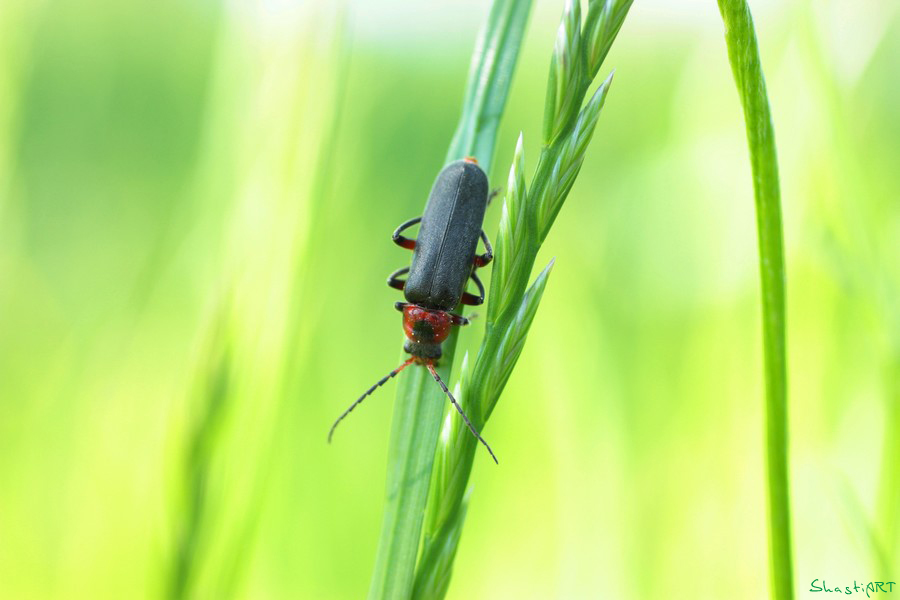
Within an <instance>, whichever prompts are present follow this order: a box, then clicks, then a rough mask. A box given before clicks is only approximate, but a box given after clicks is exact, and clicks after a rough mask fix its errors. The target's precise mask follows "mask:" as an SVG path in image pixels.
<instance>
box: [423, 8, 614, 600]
mask: <svg viewBox="0 0 900 600" xmlns="http://www.w3.org/2000/svg"><path fill="white" fill-rule="evenodd" d="M630 6H631V0H618V1H611V2H602V1H601V0H596V1H594V2H591V3H589V5H588V14H587V18H586V19H585V23H586V24H590V26H591V27H590V30H589V31H590V33H589V34H588V35H584V31H585V29H584V27H583V26H582V22H581V17H580V8H579V4H578V2H576V1H575V0H569V1H568V2H567V3H566V5H565V9H564V11H563V16H562V19H561V22H560V26H559V29H558V30H557V38H556V45H555V48H554V53H553V58H552V59H551V67H550V76H549V78H548V84H547V90H548V91H547V104H546V107H545V112H544V116H545V118H544V129H543V134H544V146H543V148H542V150H541V154H540V157H539V158H538V165H537V168H536V169H535V174H534V177H533V178H532V181H531V184H530V185H527V184H526V183H525V155H524V151H523V139H522V136H520V137H519V142H518V144H517V146H516V151H515V155H514V158H513V164H512V168H511V169H510V175H509V184H508V186H507V190H506V197H505V199H504V202H503V214H502V216H501V218H500V230H499V232H498V234H497V235H496V236H495V238H494V240H495V246H494V247H495V261H494V267H493V270H492V272H491V284H490V292H489V294H488V307H487V319H486V320H487V323H486V327H485V336H484V339H483V340H482V345H481V349H480V350H479V351H478V355H477V357H476V359H475V361H474V365H473V366H472V367H471V368H469V366H468V361H464V363H463V368H462V373H461V375H460V392H459V394H458V396H457V400H458V401H459V402H460V404H461V405H462V406H463V408H464V409H465V410H466V411H467V412H468V414H469V417H470V418H471V419H472V421H473V422H474V423H475V426H476V427H477V428H479V429H482V428H483V426H484V424H485V423H486V422H487V420H488V418H489V417H490V415H491V412H492V411H493V409H494V407H495V406H496V404H497V401H498V399H499V397H500V394H501V392H502V391H503V388H504V386H505V385H506V382H507V380H508V379H509V377H510V375H511V373H512V370H513V368H514V367H515V364H516V361H517V360H518V358H519V355H520V354H521V352H522V348H523V346H524V344H525V339H526V337H527V334H528V330H529V328H530V326H531V323H532V321H533V319H534V316H535V313H536V311H537V308H538V305H539V304H540V300H541V296H542V294H543V292H544V289H545V287H546V284H547V278H548V276H549V273H550V269H551V267H552V262H551V264H550V265H548V266H547V268H545V269H544V270H543V271H542V272H541V273H540V274H539V275H538V276H537V277H536V279H535V280H534V282H533V283H532V284H531V285H530V286H529V279H530V277H531V271H532V269H533V267H534V263H535V260H536V258H537V254H538V251H539V250H540V247H541V244H542V242H543V240H544V238H545V237H546V235H547V232H548V230H549V228H550V226H551V224H552V222H553V220H554V219H555V218H556V215H557V214H558V212H559V209H560V208H561V206H562V204H563V202H564V201H565V199H566V197H567V195H568V193H569V190H570V189H571V187H572V184H573V183H574V181H575V177H576V176H577V175H578V171H579V169H580V168H581V164H582V161H583V159H584V152H585V150H586V148H587V145H588V144H589V143H590V140H591V138H592V136H593V132H594V126H595V125H596V122H597V117H598V115H599V112H600V109H601V108H602V106H603V100H604V98H605V97H606V93H607V91H608V89H609V84H610V80H611V79H610V78H609V77H608V78H607V79H606V80H605V81H604V82H603V83H602V84H601V85H600V87H599V88H598V89H597V90H596V92H595V93H594V95H593V96H592V99H591V100H590V101H588V102H587V104H585V99H586V98H587V94H588V91H589V89H590V87H591V86H592V85H593V82H594V78H595V77H596V75H597V73H598V71H599V68H600V66H601V65H600V64H599V63H598V64H590V63H588V61H589V60H590V58H589V56H593V54H590V55H589V53H588V51H587V49H588V48H600V49H603V48H606V49H608V48H609V47H610V46H611V45H612V42H613V40H614V38H615V36H616V34H617V33H618V31H619V29H620V28H621V25H622V21H623V20H624V19H625V16H626V15H627V14H628V9H629V8H630ZM607 38H609V39H607ZM597 55H598V56H600V55H605V51H604V50H600V51H598V53H597ZM445 427H446V428H447V430H446V432H445V433H444V434H443V435H442V437H441V441H440V444H439V445H438V450H437V454H436V458H435V464H436V467H435V469H434V477H433V479H432V487H431V493H430V496H429V498H428V506H427V509H426V515H425V531H424V536H423V538H424V542H423V553H422V558H421V559H420V561H419V566H418V568H417V573H416V586H415V594H414V596H413V597H414V598H415V599H416V600H433V599H435V598H443V597H444V595H445V593H446V582H448V581H449V579H450V573H451V571H452V568H453V560H454V558H455V556H456V552H457V549H458V544H459V539H460V532H461V530H462V526H463V521H464V519H465V507H466V501H465V498H466V497H467V493H468V492H467V487H468V480H469V475H470V474H471V472H472V466H473V462H474V458H475V451H476V442H475V440H474V438H473V437H472V436H471V435H470V434H469V432H468V431H466V429H465V428H464V427H463V426H461V425H460V423H459V422H458V421H457V420H449V421H447V422H446V423H445Z"/></svg>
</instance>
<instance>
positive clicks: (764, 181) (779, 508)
mask: <svg viewBox="0 0 900 600" xmlns="http://www.w3.org/2000/svg"><path fill="white" fill-rule="evenodd" d="M718 2H719V10H720V11H721V13H722V20H723V21H724V23H725V41H726V43H727V45H728V58H729V60H730V61H731V69H732V72H733V73H734V79H735V83H736V85H737V90H738V94H739V95H740V98H741V105H742V106H743V109H744V121H745V124H746V127H747V143H748V145H749V147H750V163H751V167H752V170H753V191H754V196H755V199H756V221H757V232H758V236H759V264H760V277H761V280H762V309H763V349H764V361H765V377H766V451H767V471H768V496H769V498H768V507H769V508H768V511H769V545H770V568H771V573H770V577H771V588H772V590H771V591H772V597H773V598H776V599H778V600H788V599H790V598H793V597H794V592H793V567H792V558H791V512H790V493H789V486H788V448H787V434H788V431H787V419H788V414H787V360H786V352H785V299H784V297H785V292H784V250H783V243H782V227H781V194H780V191H779V185H778V162H777V157H776V154H775V133H774V128H773V126H772V115H771V112H770V110H769V101H768V97H767V95H766V84H765V79H764V78H763V72H762V66H761V64H760V60H759V47H758V45H757V41H756V33H755V31H754V28H753V18H752V16H751V15H750V8H749V7H748V6H747V3H746V1H745V0H718Z"/></svg>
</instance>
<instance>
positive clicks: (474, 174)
mask: <svg viewBox="0 0 900 600" xmlns="http://www.w3.org/2000/svg"><path fill="white" fill-rule="evenodd" d="M488 201H489V194H488V178H487V175H486V174H485V173H484V171H482V170H481V167H479V166H478V161H476V160H475V159H474V158H471V157H466V158H464V159H463V160H457V161H454V162H452V163H450V164H449V165H447V166H446V167H444V168H443V169H442V170H441V172H440V173H438V176H437V179H436V180H435V182H434V186H433V187H432V188H431V195H430V196H429V197H428V204H427V205H426V206H425V213H424V214H423V215H422V216H421V217H416V218H415V219H410V220H409V221H406V222H405V223H403V224H402V225H400V226H399V227H398V228H397V229H396V230H395V231H394V235H393V240H394V243H396V244H397V245H398V246H401V247H403V248H407V249H409V250H413V259H412V264H411V265H410V266H409V267H403V268H402V269H397V270H396V271H394V272H393V273H391V275H390V276H389V277H388V285H389V286H391V287H393V288H396V289H398V290H402V291H403V295H404V297H405V298H406V302H397V303H396V304H395V305H394V306H395V307H396V308H397V310H399V311H401V312H402V313H403V331H404V332H405V333H406V343H405V344H404V346H403V349H404V350H406V352H408V353H409V354H410V355H411V356H410V357H409V359H407V360H406V361H405V362H404V363H403V364H401V365H400V366H399V367H397V368H396V369H394V370H393V371H391V372H390V373H388V374H387V375H385V376H384V377H383V378H382V379H381V380H380V381H378V383H376V384H375V385H373V386H372V387H371V388H369V389H368V390H367V391H366V392H365V393H364V394H363V395H362V396H360V397H359V399H357V400H356V402H354V403H353V404H351V405H350V407H349V408H348V409H347V410H345V411H344V412H343V414H341V416H340V417H338V418H337V420H336V421H335V422H334V425H332V426H331V431H329V433H328V440H329V441H331V436H332V434H333V433H334V429H335V427H337V425H338V423H340V422H341V420H342V419H343V418H344V417H346V416H347V415H348V414H350V411H352V410H353V409H354V408H356V406H357V405H358V404H359V403H360V402H362V401H363V400H364V399H365V398H366V397H367V396H368V395H369V394H371V393H372V392H374V391H375V390H376V389H377V388H378V387H379V386H381V385H384V383H385V382H387V381H388V380H389V379H390V378H392V377H394V376H396V375H397V373H399V372H400V371H402V370H403V369H405V368H406V367H408V366H409V365H411V364H413V363H417V364H420V365H422V366H424V367H425V368H427V369H428V371H429V372H430V373H431V376H432V377H433V378H434V380H435V381H436V382H437V383H438V385H440V386H441V389H442V390H443V391H444V393H445V394H447V396H448V397H449V398H450V402H452V403H453V406H454V407H455V408H456V410H457V411H459V414H460V415H461V416H462V418H463V420H464V421H465V423H466V425H467V426H468V427H469V429H470V430H471V431H472V434H473V435H475V437H476V438H478V440H479V441H480V442H481V443H482V444H484V446H485V447H486V448H487V450H488V452H489V453H490V455H491V458H493V459H494V462H497V457H496V456H494V453H493V451H492V450H491V447H490V446H488V444H487V442H485V441H484V439H483V438H482V437H481V435H480V434H479V433H478V431H477V430H476V429H475V427H474V426H473V425H472V423H471V422H470V421H469V418H468V417H467V416H466V414H465V413H464V412H463V410H462V408H461V407H460V406H459V403H458V402H457V401H456V399H455V398H454V397H453V395H452V394H451V393H450V390H448V389H447V386H446V384H445V383H444V382H443V381H442V380H441V378H440V376H439V375H438V373H437V371H436V370H435V365H436V364H437V361H438V359H440V357H441V344H442V343H443V342H444V340H446V339H447V336H449V335H450V328H451V327H452V326H453V325H457V326H461V325H468V324H469V321H468V319H466V318H465V317H463V316H462V315H458V314H455V313H452V312H450V311H451V310H453V309H454V308H455V307H456V306H457V305H458V304H460V303H462V304H468V305H471V306H477V305H479V304H482V303H483V302H484V284H482V283H481V280H480V279H478V276H477V275H476V274H475V269H477V268H479V267H483V266H485V265H486V264H488V263H489V262H490V261H491V259H492V258H493V250H492V249H491V244H490V242H489V241H488V238H487V236H486V235H485V233H484V230H482V228H481V224H482V221H483V220H484V213H485V210H486V209H487V205H488ZM417 223H418V224H420V225H419V235H418V238H416V239H410V238H407V237H404V236H403V235H402V233H403V231H404V230H406V229H408V228H410V227H412V226H413V225H416V224H417ZM479 238H480V239H481V240H482V241H483V242H484V247H485V252H484V254H476V249H477V246H478V240H479ZM402 275H407V278H406V279H401V278H400V277H401V276H402ZM469 279H472V281H473V282H475V286H476V287H477V288H478V295H477V296H476V295H475V294H471V293H469V292H466V291H465V289H466V284H467V283H468V280H469Z"/></svg>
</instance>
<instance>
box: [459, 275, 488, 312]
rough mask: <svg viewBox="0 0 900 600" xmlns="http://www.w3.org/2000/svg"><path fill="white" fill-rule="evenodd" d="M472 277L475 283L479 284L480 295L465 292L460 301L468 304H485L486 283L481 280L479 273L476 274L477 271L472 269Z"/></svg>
mask: <svg viewBox="0 0 900 600" xmlns="http://www.w3.org/2000/svg"><path fill="white" fill-rule="evenodd" d="M469 277H471V278H472V281H474V282H475V285H477V286H478V295H477V296H476V295H475V294H470V293H469V292H464V293H463V295H462V298H461V299H460V302H462V303H463V304H468V305H469V306H478V305H479V304H484V284H483V283H481V280H480V279H478V275H476V274H475V271H472V274H471V275H470V276H469Z"/></svg>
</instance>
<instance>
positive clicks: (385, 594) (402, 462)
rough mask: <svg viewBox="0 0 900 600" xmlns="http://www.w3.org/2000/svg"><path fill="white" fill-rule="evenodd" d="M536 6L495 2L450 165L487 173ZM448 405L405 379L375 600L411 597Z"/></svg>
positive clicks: (433, 390) (419, 372) (429, 388)
mask: <svg viewBox="0 0 900 600" xmlns="http://www.w3.org/2000/svg"><path fill="white" fill-rule="evenodd" d="M530 9H531V0H495V1H494V3H493V4H492V6H491V10H490V13H489V15H488V20H487V22H486V24H485V26H484V28H483V29H482V31H481V33H480V35H479V38H478V42H477V44H476V47H475V52H474V54H473V57H472V63H471V68H470V71H469V79H468V83H467V86H466V92H465V97H464V100H463V110H462V115H461V117H460V120H459V125H458V127H457V130H456V133H455V135H454V137H453V141H452V142H451V144H450V148H449V150H448V152H447V162H450V161H452V160H456V159H459V158H463V157H464V156H475V157H476V158H477V159H478V161H479V163H480V164H481V165H482V167H483V168H484V169H485V170H488V171H489V168H490V165H491V161H492V159H493V151H494V145H495V140H496V136H497V128H498V126H499V122H500V118H501V116H502V113H503V108H504V106H505V105H506V98H507V96H508V94H509V87H510V84H511V82H512V76H513V72H514V70H515V65H516V61H517V59H518V54H519V48H520V46H521V43H522V38H523V36H524V32H525V24H526V22H527V20H528V13H529V11H530ZM456 343H457V335H456V333H455V332H454V333H453V334H452V335H451V336H450V337H449V338H448V339H447V341H445V342H444V344H443V358H442V359H441V364H440V366H439V367H438V369H437V370H438V372H439V374H440V376H441V378H442V379H444V380H445V381H446V380H449V377H450V369H451V366H452V364H453V357H454V353H455V349H456ZM446 403H447V400H446V398H445V397H444V395H443V392H442V391H441V390H440V388H438V387H437V386H435V385H434V381H433V380H432V379H431V376H430V375H429V374H428V372H427V370H426V369H424V368H418V367H417V368H410V369H406V370H405V372H404V374H403V375H402V376H401V377H400V381H399V384H398V387H397V397H396V400H395V403H394V414H393V422H392V425H391V441H390V448H389V451H388V475H387V484H386V490H385V507H384V516H383V519H382V528H381V537H380V539H379V543H378V552H377V555H376V558H375V568H374V571H373V573H372V580H371V585H370V588H369V598H370V600H380V599H390V600H393V599H396V598H408V597H410V595H411V594H412V589H413V581H414V575H415V566H416V557H417V556H418V555H419V543H420V540H421V532H422V521H423V518H424V512H425V503H426V500H427V498H428V491H429V483H430V481H431V470H432V466H433V463H434V453H435V447H436V445H437V441H438V435H439V432H440V428H441V422H442V416H443V414H444V407H445V405H446Z"/></svg>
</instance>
